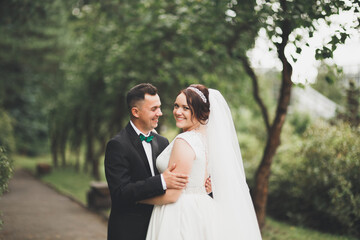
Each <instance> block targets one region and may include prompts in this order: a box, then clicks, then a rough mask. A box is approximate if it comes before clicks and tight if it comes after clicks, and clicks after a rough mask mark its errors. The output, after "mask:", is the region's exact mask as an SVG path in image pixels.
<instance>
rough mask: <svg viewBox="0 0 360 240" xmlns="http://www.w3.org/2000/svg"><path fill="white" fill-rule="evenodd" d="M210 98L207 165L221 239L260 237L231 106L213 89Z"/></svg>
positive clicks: (210, 91) (248, 239) (254, 239)
mask: <svg viewBox="0 0 360 240" xmlns="http://www.w3.org/2000/svg"><path fill="white" fill-rule="evenodd" d="M209 100H210V116H209V122H208V123H207V141H208V142H207V144H208V161H209V163H208V168H209V173H210V175H211V182H212V191H213V198H214V200H215V202H216V203H217V205H218V207H219V210H220V211H219V225H220V226H219V227H220V231H221V232H220V234H221V238H222V239H225V240H232V239H245V240H257V239H261V233H260V230H259V226H258V222H257V219H256V215H255V211H254V206H253V203H252V200H251V197H250V192H249V188H248V185H247V183H246V178H245V172H244V166H243V162H242V157H241V152H240V147H239V143H238V139H237V135H236V131H235V127H234V122H233V119H232V117H231V112H230V109H229V106H228V104H227V103H226V101H225V99H224V97H223V96H222V95H221V93H220V92H219V91H217V90H214V89H209Z"/></svg>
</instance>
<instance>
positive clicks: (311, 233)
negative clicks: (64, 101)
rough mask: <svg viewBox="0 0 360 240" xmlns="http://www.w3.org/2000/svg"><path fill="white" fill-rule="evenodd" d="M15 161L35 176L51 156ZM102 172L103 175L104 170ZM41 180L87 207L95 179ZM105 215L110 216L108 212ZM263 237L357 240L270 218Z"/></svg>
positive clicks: (63, 172) (62, 176) (60, 176)
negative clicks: (88, 194) (41, 164)
mask: <svg viewBox="0 0 360 240" xmlns="http://www.w3.org/2000/svg"><path fill="white" fill-rule="evenodd" d="M13 159H14V166H15V169H19V168H25V169H27V170H29V171H30V172H32V173H34V174H35V168H36V164H37V163H50V164H51V160H50V156H49V155H45V156H40V157H34V158H30V157H25V156H14V157H13ZM100 171H102V173H103V172H104V170H103V168H102V169H101V170H100ZM102 177H103V176H102ZM103 179H104V178H103ZM41 180H42V181H44V182H46V183H48V184H50V185H51V186H53V187H54V188H56V189H57V190H58V191H60V192H62V193H64V194H66V195H70V196H72V197H73V198H75V199H77V200H78V201H80V202H81V203H83V204H84V205H86V192H87V191H88V190H89V186H90V182H91V181H92V180H93V179H92V178H91V176H90V175H89V174H86V173H83V172H76V171H75V170H74V169H73V168H70V167H67V168H59V169H54V170H53V171H52V172H51V174H48V175H45V176H43V177H41ZM104 213H105V214H108V211H105V212H104ZM262 235H263V240H355V238H351V237H347V236H337V235H332V234H327V233H322V232H318V231H315V230H311V229H307V228H303V227H298V226H293V225H290V224H287V223H283V222H279V221H276V220H274V219H272V218H270V217H268V218H267V219H266V227H265V229H264V230H263V234H262Z"/></svg>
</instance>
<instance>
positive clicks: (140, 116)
mask: <svg viewBox="0 0 360 240" xmlns="http://www.w3.org/2000/svg"><path fill="white" fill-rule="evenodd" d="M137 105H138V106H137V110H138V111H137V116H136V117H137V123H138V124H137V125H139V126H136V127H137V128H138V129H139V130H140V131H142V132H143V133H148V132H150V131H151V130H153V129H154V128H156V127H157V126H158V123H159V117H160V116H162V112H161V108H160V107H161V102H160V97H159V95H157V94H156V95H150V94H145V97H144V100H143V101H140V102H139V103H138V104H137Z"/></svg>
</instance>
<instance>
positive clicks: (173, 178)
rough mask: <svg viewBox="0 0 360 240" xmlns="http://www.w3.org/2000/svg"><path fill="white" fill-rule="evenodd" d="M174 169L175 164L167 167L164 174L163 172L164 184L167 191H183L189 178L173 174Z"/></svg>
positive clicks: (184, 175)
mask: <svg viewBox="0 0 360 240" xmlns="http://www.w3.org/2000/svg"><path fill="white" fill-rule="evenodd" d="M175 168H176V164H175V163H174V164H173V165H172V166H170V167H168V168H167V169H166V170H165V172H163V177H164V180H165V183H166V188H167V189H179V190H181V189H183V188H185V186H186V184H187V183H188V178H189V176H188V175H186V174H181V173H174V172H173V171H174V169H175Z"/></svg>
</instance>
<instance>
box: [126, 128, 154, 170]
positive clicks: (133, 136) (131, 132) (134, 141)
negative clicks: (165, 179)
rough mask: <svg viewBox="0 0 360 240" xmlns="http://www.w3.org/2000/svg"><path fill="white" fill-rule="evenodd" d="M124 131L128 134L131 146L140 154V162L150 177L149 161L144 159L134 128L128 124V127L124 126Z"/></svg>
mask: <svg viewBox="0 0 360 240" xmlns="http://www.w3.org/2000/svg"><path fill="white" fill-rule="evenodd" d="M126 130H127V132H128V133H129V136H130V140H131V142H132V144H133V145H134V147H135V149H136V150H137V152H138V153H139V154H140V157H141V160H142V161H143V162H144V164H145V166H146V170H147V172H148V173H149V175H150V176H151V170H150V165H149V161H148V159H147V157H146V153H145V150H144V147H143V145H142V143H141V140H140V138H139V136H138V135H137V134H136V132H135V130H134V128H133V127H132V126H131V124H130V123H128V125H127V126H126Z"/></svg>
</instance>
